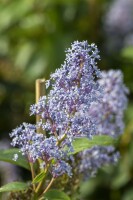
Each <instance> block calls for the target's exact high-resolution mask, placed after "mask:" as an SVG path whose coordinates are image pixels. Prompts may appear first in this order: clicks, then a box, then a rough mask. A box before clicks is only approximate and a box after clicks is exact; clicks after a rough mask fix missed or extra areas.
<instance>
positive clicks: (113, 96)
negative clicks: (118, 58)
mask: <svg viewBox="0 0 133 200" xmlns="http://www.w3.org/2000/svg"><path fill="white" fill-rule="evenodd" d="M98 81H99V84H100V85H101V86H102V87H103V88H104V91H103V98H102V102H101V103H100V104H98V103H95V102H94V103H92V105H91V108H90V110H89V113H90V115H92V116H95V120H96V121H97V132H96V134H107V135H110V136H113V137H117V136H119V135H120V134H122V133H123V130H124V122H123V115H124V110H125V109H126V106H127V94H128V89H127V88H126V87H125V85H124V84H123V74H122V72H121V71H120V70H109V71H108V72H105V71H103V72H102V78H101V79H99V80H98Z"/></svg>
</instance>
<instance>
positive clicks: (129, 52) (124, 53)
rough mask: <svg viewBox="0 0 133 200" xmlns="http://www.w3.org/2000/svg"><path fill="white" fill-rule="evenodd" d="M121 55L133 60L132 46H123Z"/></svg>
mask: <svg viewBox="0 0 133 200" xmlns="http://www.w3.org/2000/svg"><path fill="white" fill-rule="evenodd" d="M122 56H123V57H125V58H127V59H131V60H133V47H132V46H129V47H125V48H124V49H123V50H122Z"/></svg>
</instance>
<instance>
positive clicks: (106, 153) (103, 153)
mask: <svg viewBox="0 0 133 200" xmlns="http://www.w3.org/2000/svg"><path fill="white" fill-rule="evenodd" d="M79 156H80V157H79V159H80V164H79V172H80V173H82V174H83V178H88V177H92V176H95V175H96V172H97V170H98V169H99V168H101V167H103V166H104V165H109V164H115V163H116V162H117V161H118V159H119V157H120V155H119V152H115V148H114V147H112V146H107V147H104V146H94V147H93V148H91V149H87V150H85V151H83V152H81V153H79Z"/></svg>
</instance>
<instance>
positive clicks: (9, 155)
mask: <svg viewBox="0 0 133 200" xmlns="http://www.w3.org/2000/svg"><path fill="white" fill-rule="evenodd" d="M14 154H18V159H17V160H16V161H14V160H13V157H14ZM0 161H5V162H9V163H12V164H15V165H18V166H20V167H23V168H25V169H28V170H30V166H29V163H28V161H27V160H26V158H25V157H24V156H22V154H21V152H19V149H17V148H13V149H7V150H0Z"/></svg>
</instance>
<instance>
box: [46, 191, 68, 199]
mask: <svg viewBox="0 0 133 200" xmlns="http://www.w3.org/2000/svg"><path fill="white" fill-rule="evenodd" d="M44 197H45V198H48V200H70V198H69V197H68V196H67V195H66V194H65V193H64V192H62V191H59V190H49V191H48V192H46V193H45V195H44Z"/></svg>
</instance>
